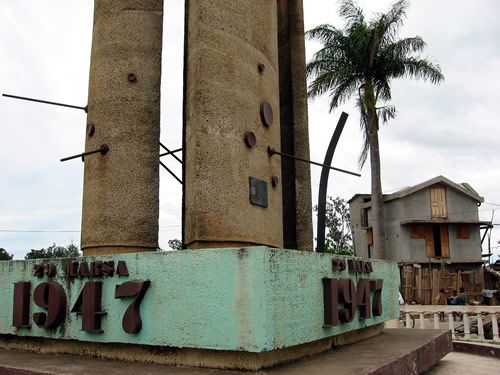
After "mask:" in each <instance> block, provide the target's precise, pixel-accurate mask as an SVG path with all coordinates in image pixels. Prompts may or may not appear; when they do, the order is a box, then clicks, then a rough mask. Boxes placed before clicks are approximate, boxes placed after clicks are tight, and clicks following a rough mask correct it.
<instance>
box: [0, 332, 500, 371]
mask: <svg viewBox="0 0 500 375" xmlns="http://www.w3.org/2000/svg"><path fill="white" fill-rule="evenodd" d="M409 331H410V330H406V329H404V330H398V329H395V330H386V332H384V333H383V334H381V335H378V336H376V337H372V338H370V339H367V340H364V341H362V342H359V343H357V344H353V345H348V346H345V347H342V348H339V349H335V350H331V351H329V352H326V353H324V354H321V355H317V356H315V357H312V358H309V359H306V360H303V361H301V362H297V363H294V364H291V365H288V366H284V367H279V368H276V369H271V370H265V371H261V372H258V373H257V374H269V375H282V374H283V375H285V374H286V375H304V374H306V375H322V374H349V375H351V374H353V375H354V374H366V373H369V372H371V371H373V370H375V369H381V368H384V369H387V370H388V371H392V372H390V373H391V374H392V373H394V374H398V375H399V374H404V373H405V372H404V371H403V372H401V371H396V372H393V371H394V368H396V369H401V368H414V367H415V366H416V363H415V358H416V360H417V362H418V363H420V365H421V364H422V362H425V363H431V361H433V360H434V357H435V353H436V352H437V351H438V350H439V349H440V345H438V343H441V346H442V344H443V338H444V342H445V343H446V342H447V341H446V338H447V337H449V336H448V334H447V333H444V332H443V331H439V330H412V332H411V335H410V332H409ZM429 343H432V344H429ZM428 344H429V345H431V346H430V347H429V350H427V351H426V352H425V353H420V355H417V356H416V357H415V356H414V357H412V358H413V359H409V358H408V357H409V356H408V353H410V352H413V351H415V350H417V349H418V350H420V349H419V348H422V347H423V346H426V345H428ZM395 363H396V365H395V366H394V364H395ZM391 366H392V367H391ZM462 369H463V367H462ZM384 373H389V372H387V371H385V372H384ZM472 373H473V374H478V373H479V372H472ZM0 374H2V375H4V374H8V375H33V374H72V375H83V374H96V375H97V374H106V375H115V374H121V375H122V374H123V375H127V374H133V375H139V374H141V375H142V374H144V375H156V374H169V375H206V374H211V375H232V374H234V375H236V374H245V375H248V374H252V373H249V372H237V371H219V370H206V369H192V368H180V367H167V366H160V365H152V364H140V363H128V362H119V361H107V360H98V359H92V358H80V357H74V356H67V355H60V356H59V355H41V354H34V353H27V352H21V351H14V350H10V351H9V350H1V349H0ZM436 374H439V373H436ZM492 374H493V373H492Z"/></svg>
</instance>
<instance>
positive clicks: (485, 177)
mask: <svg viewBox="0 0 500 375" xmlns="http://www.w3.org/2000/svg"><path fill="white" fill-rule="evenodd" d="M304 2H305V21H306V29H310V28H312V27H314V26H316V25H318V24H322V23H330V24H333V25H335V26H337V27H341V26H342V21H341V20H340V19H339V18H338V16H337V4H336V2H335V1H334V0H304ZM391 2H392V1H387V0H362V1H360V2H359V3H360V4H361V5H362V6H363V7H364V8H365V9H366V11H367V12H373V11H384V10H386V9H387V8H388V6H389V5H390V4H391ZM92 12H93V2H92V1H90V0H23V1H19V0H2V1H1V2H0V92H1V93H8V94H14V95H21V96H29V97H35V98H43V99H46V100H52V101H59V102H64V103H70V104H74V105H81V106H84V105H85V104H86V102H87V87H88V73H89V60H90V45H91V37H92ZM183 12H184V2H183V1H181V0H169V1H165V18H164V49H163V58H164V60H163V73H162V75H163V78H162V80H163V81H162V135H161V141H162V142H163V143H165V144H167V145H168V146H170V147H172V148H177V147H180V145H181V118H182V117H181V111H182V58H183V45H182V43H183V20H184V14H183ZM407 16H408V17H407V21H406V23H405V26H404V28H403V29H402V31H401V37H406V36H415V35H419V36H421V37H422V38H423V39H424V40H425V41H426V42H427V44H428V48H427V50H426V52H425V55H426V56H429V57H431V58H432V59H433V60H435V61H436V62H438V63H439V64H440V66H441V67H442V71H443V73H444V75H445V77H446V81H445V82H444V83H443V84H441V85H440V86H432V85H431V84H429V83H425V82H419V81H396V82H394V84H393V98H394V99H393V103H392V104H394V105H395V106H396V107H397V109H398V117H397V118H396V119H395V120H393V121H392V122H391V123H390V124H388V125H386V126H384V127H382V128H381V132H380V144H381V160H382V184H383V189H384V192H387V193H390V192H394V191H395V190H398V189H400V188H403V187H406V186H410V185H414V184H417V183H420V182H423V181H425V180H427V179H430V178H432V177H435V176H437V175H444V176H446V177H448V178H449V179H451V180H453V181H455V182H459V183H460V182H468V183H470V184H471V185H472V186H473V187H474V188H475V189H476V190H477V191H478V192H479V193H480V194H481V195H482V196H484V198H485V203H484V204H483V205H482V206H481V207H479V213H480V218H481V219H483V220H490V219H491V216H492V214H493V210H496V214H495V216H496V219H495V220H494V222H496V223H498V222H500V188H499V182H500V147H499V146H500V140H499V138H500V137H499V136H498V130H497V129H498V115H497V113H496V110H497V108H498V106H499V105H500V91H499V90H498V89H497V83H498V81H499V78H500V77H499V75H500V73H499V72H500V43H498V40H497V39H498V35H500V23H499V22H498V16H500V2H498V1H497V0H477V1H465V0H438V1H435V0H432V1H431V0H414V1H413V4H412V6H411V8H410V9H409V11H408V14H407ZM317 48H318V45H316V44H315V43H312V42H308V43H307V54H308V59H309V58H310V57H311V56H312V54H313V53H314V51H315V50H316V49H317ZM342 110H343V111H346V112H348V113H349V114H350V118H349V120H348V123H347V125H346V128H345V130H344V133H343V135H342V138H341V140H340V142H339V146H338V148H337V152H336V155H335V157H334V165H336V166H338V167H340V168H344V169H349V170H357V159H358V155H359V150H360V147H361V134H360V132H359V126H358V121H359V119H358V116H357V113H356V109H355V108H354V107H353V106H352V104H350V103H348V104H346V105H345V106H343V107H342V108H340V109H339V110H338V111H336V112H333V113H329V112H328V100H327V98H321V99H317V100H315V101H314V102H310V106H309V127H310V141H311V158H312V159H313V160H317V161H321V160H322V159H323V158H324V153H325V151H326V148H327V146H328V142H329V139H330V137H331V134H332V132H333V130H334V127H335V125H336V122H337V120H338V117H339V115H340V112H341V111H342ZM0 119H1V120H0V121H1V123H0V129H1V134H0V247H3V248H5V249H7V250H8V251H9V252H10V253H14V254H15V257H16V258H22V257H23V255H24V253H25V252H26V251H29V249H31V248H41V247H46V246H48V245H50V244H51V243H53V242H55V243H57V244H68V243H71V242H73V243H75V244H77V245H79V241H80V233H79V230H80V218H81V196H82V180H83V164H82V163H81V162H80V161H79V160H74V161H69V162H66V163H61V162H59V159H60V158H62V157H64V156H69V155H72V154H77V153H79V152H82V151H83V148H84V130H85V120H86V117H85V113H84V112H83V111H79V110H74V109H65V108H60V107H53V106H47V105H41V104H35V103H28V102H22V101H17V100H13V99H7V98H4V97H0ZM166 162H167V163H168V164H169V165H170V166H171V167H172V168H173V169H175V170H176V171H178V173H179V174H180V168H179V166H178V165H177V164H175V161H170V160H168V159H167V160H166ZM319 172H320V171H319V170H318V169H316V168H313V181H312V184H313V194H314V197H313V199H314V201H316V199H317V198H316V195H317V191H318V183H319ZM361 173H362V175H363V176H362V177H361V178H357V177H352V176H348V175H343V174H338V173H332V174H331V176H330V181H329V183H330V187H329V195H333V196H340V197H343V198H347V199H348V198H350V197H351V196H352V195H353V194H355V193H358V192H369V190H370V185H369V165H368V163H367V165H365V167H364V168H363V169H362V171H361ZM160 192H161V197H160V205H161V212H160V246H161V247H163V248H168V245H167V241H168V240H169V239H172V238H180V231H181V226H180V225H181V222H180V217H181V212H180V210H181V186H180V185H179V183H177V182H176V181H175V180H173V179H172V178H171V177H170V176H169V175H168V174H167V173H166V172H164V171H161V188H160ZM499 240H500V227H498V226H497V227H495V229H494V230H493V236H492V246H495V248H494V249H493V250H494V251H495V252H497V253H499V252H500V249H499V247H498V244H497V242H498V241H499Z"/></svg>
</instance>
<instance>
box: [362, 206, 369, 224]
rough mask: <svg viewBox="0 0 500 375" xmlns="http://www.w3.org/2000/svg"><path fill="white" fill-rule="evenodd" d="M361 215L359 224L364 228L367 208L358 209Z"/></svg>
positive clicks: (366, 221) (366, 220) (366, 219)
mask: <svg viewBox="0 0 500 375" xmlns="http://www.w3.org/2000/svg"><path fill="white" fill-rule="evenodd" d="M360 216H361V226H362V227H364V228H366V227H367V226H368V208H362V209H361V210H360Z"/></svg>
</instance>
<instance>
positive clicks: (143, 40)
mask: <svg viewBox="0 0 500 375" xmlns="http://www.w3.org/2000/svg"><path fill="white" fill-rule="evenodd" d="M162 22H163V0H148V1H139V2H138V1H132V0H123V1H115V0H96V1H95V5H94V30H93V38H92V56H91V64H90V83H89V100H88V118H87V123H88V126H87V132H86V142H85V150H86V151H91V150H94V149H98V148H99V147H101V146H102V145H106V146H107V147H108V148H109V151H108V152H107V153H106V155H102V156H101V155H91V156H87V157H85V173H84V187H83V213H82V234H81V248H82V250H83V253H84V255H98V254H113V253H125V252H138V251H147V250H154V249H156V248H158V215H159V203H158V202H159V171H158V167H159V164H158V155H159V147H160V146H159V140H160V75H161V49H162V28H163V24H162Z"/></svg>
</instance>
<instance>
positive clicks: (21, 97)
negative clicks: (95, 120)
mask: <svg viewBox="0 0 500 375" xmlns="http://www.w3.org/2000/svg"><path fill="white" fill-rule="evenodd" d="M2 96H5V97H7V98H13V99H20V100H27V101H29V102H35V103H42V104H50V105H57V106H59V107H67V108H74V109H81V110H83V111H85V113H87V110H88V107H87V106H85V107H81V106H77V105H72V104H64V103H58V102H49V101H48V100H41V99H34V98H28V97H26V96H18V95H10V94H2Z"/></svg>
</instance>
